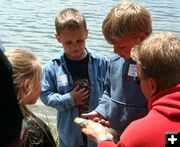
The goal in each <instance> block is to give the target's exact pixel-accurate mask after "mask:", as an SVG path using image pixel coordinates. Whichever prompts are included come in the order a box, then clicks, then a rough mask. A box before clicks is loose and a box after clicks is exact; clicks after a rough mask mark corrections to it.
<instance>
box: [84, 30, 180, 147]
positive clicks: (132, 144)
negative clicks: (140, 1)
mask: <svg viewBox="0 0 180 147" xmlns="http://www.w3.org/2000/svg"><path fill="white" fill-rule="evenodd" d="M131 57H132V58H133V60H134V61H136V62H137V79H138V81H139V82H140V86H141V89H142V92H143V94H144V95H145V97H146V98H147V100H148V106H149V107H148V108H149V113H148V114H147V115H146V116H145V117H143V118H141V119H138V120H136V121H133V122H132V123H131V124H130V125H129V126H128V127H127V128H126V129H125V130H124V132H123V133H122V135H121V137H120V141H119V142H118V144H117V145H116V144H114V143H113V142H112V141H110V140H111V139H112V135H111V134H109V133H108V132H107V131H106V130H104V129H102V127H101V126H100V124H97V123H94V122H92V121H88V122H86V128H83V130H82V131H83V132H84V133H86V134H87V135H88V136H89V137H91V138H92V139H93V140H94V141H96V142H98V140H100V138H103V137H104V136H105V137H104V138H106V137H107V136H108V137H109V138H108V139H106V141H105V140H102V141H101V142H98V143H99V144H98V147H107V146H108V147H116V146H117V147H122V146H126V147H139V146H143V147H164V146H179V140H178V137H177V136H178V135H177V133H178V132H179V131H180V119H179V116H180V76H179V75H180V68H179V67H180V60H179V58H180V38H179V36H176V35H174V34H172V33H170V32H164V33H159V34H154V35H152V36H150V37H148V38H147V39H146V40H145V41H143V42H142V43H141V44H140V45H139V46H138V47H137V48H134V49H133V50H132V52H131ZM96 130H98V131H96ZM166 133H167V134H168V133H169V134H168V135H167V136H166ZM171 136H173V137H174V142H173V141H172V140H171V139H170V138H172V137H171Z"/></svg>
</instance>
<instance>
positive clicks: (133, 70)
mask: <svg viewBox="0 0 180 147" xmlns="http://www.w3.org/2000/svg"><path fill="white" fill-rule="evenodd" d="M128 76H131V77H136V76H137V67H136V65H135V64H130V65H129V70H128Z"/></svg>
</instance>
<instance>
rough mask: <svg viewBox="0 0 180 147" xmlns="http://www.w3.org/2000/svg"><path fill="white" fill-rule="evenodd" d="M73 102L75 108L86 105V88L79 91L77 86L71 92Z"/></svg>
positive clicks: (87, 94)
mask: <svg viewBox="0 0 180 147" xmlns="http://www.w3.org/2000/svg"><path fill="white" fill-rule="evenodd" d="M71 94H72V97H73V99H74V102H75V104H76V105H77V106H83V105H87V103H88V99H89V90H88V89H86V88H82V89H79V85H77V86H76V87H75V88H74V89H73V90H72V92H71Z"/></svg>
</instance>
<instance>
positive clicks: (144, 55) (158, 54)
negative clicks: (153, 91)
mask: <svg viewBox="0 0 180 147" xmlns="http://www.w3.org/2000/svg"><path fill="white" fill-rule="evenodd" d="M131 57H132V58H133V60H135V61H136V62H137V63H138V64H139V65H140V67H141V71H142V74H143V75H144V76H145V77H150V78H153V79H155V80H156V81H157V83H158V86H159V89H160V90H163V89H167V88H169V87H172V86H174V85H176V84H178V83H180V38H179V37H178V36H176V35H174V34H172V33H170V32H164V33H158V34H154V35H151V36H150V37H148V38H147V39H146V40H144V41H143V42H142V43H141V44H140V45H139V46H137V47H136V48H134V49H132V51H131Z"/></svg>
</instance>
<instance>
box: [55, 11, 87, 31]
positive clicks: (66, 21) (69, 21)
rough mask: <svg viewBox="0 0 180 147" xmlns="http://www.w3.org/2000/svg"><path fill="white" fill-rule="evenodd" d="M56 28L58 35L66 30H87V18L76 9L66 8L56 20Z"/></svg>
mask: <svg viewBox="0 0 180 147" xmlns="http://www.w3.org/2000/svg"><path fill="white" fill-rule="evenodd" d="M55 27H56V32H57V34H59V33H61V31H62V30H64V29H67V30H70V29H80V28H84V29H87V26H86V20H85V17H84V16H83V14H82V13H81V12H80V11H79V10H78V9H75V8H66V9H63V10H62V11H60V12H59V14H58V15H57V17H56V19H55Z"/></svg>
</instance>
